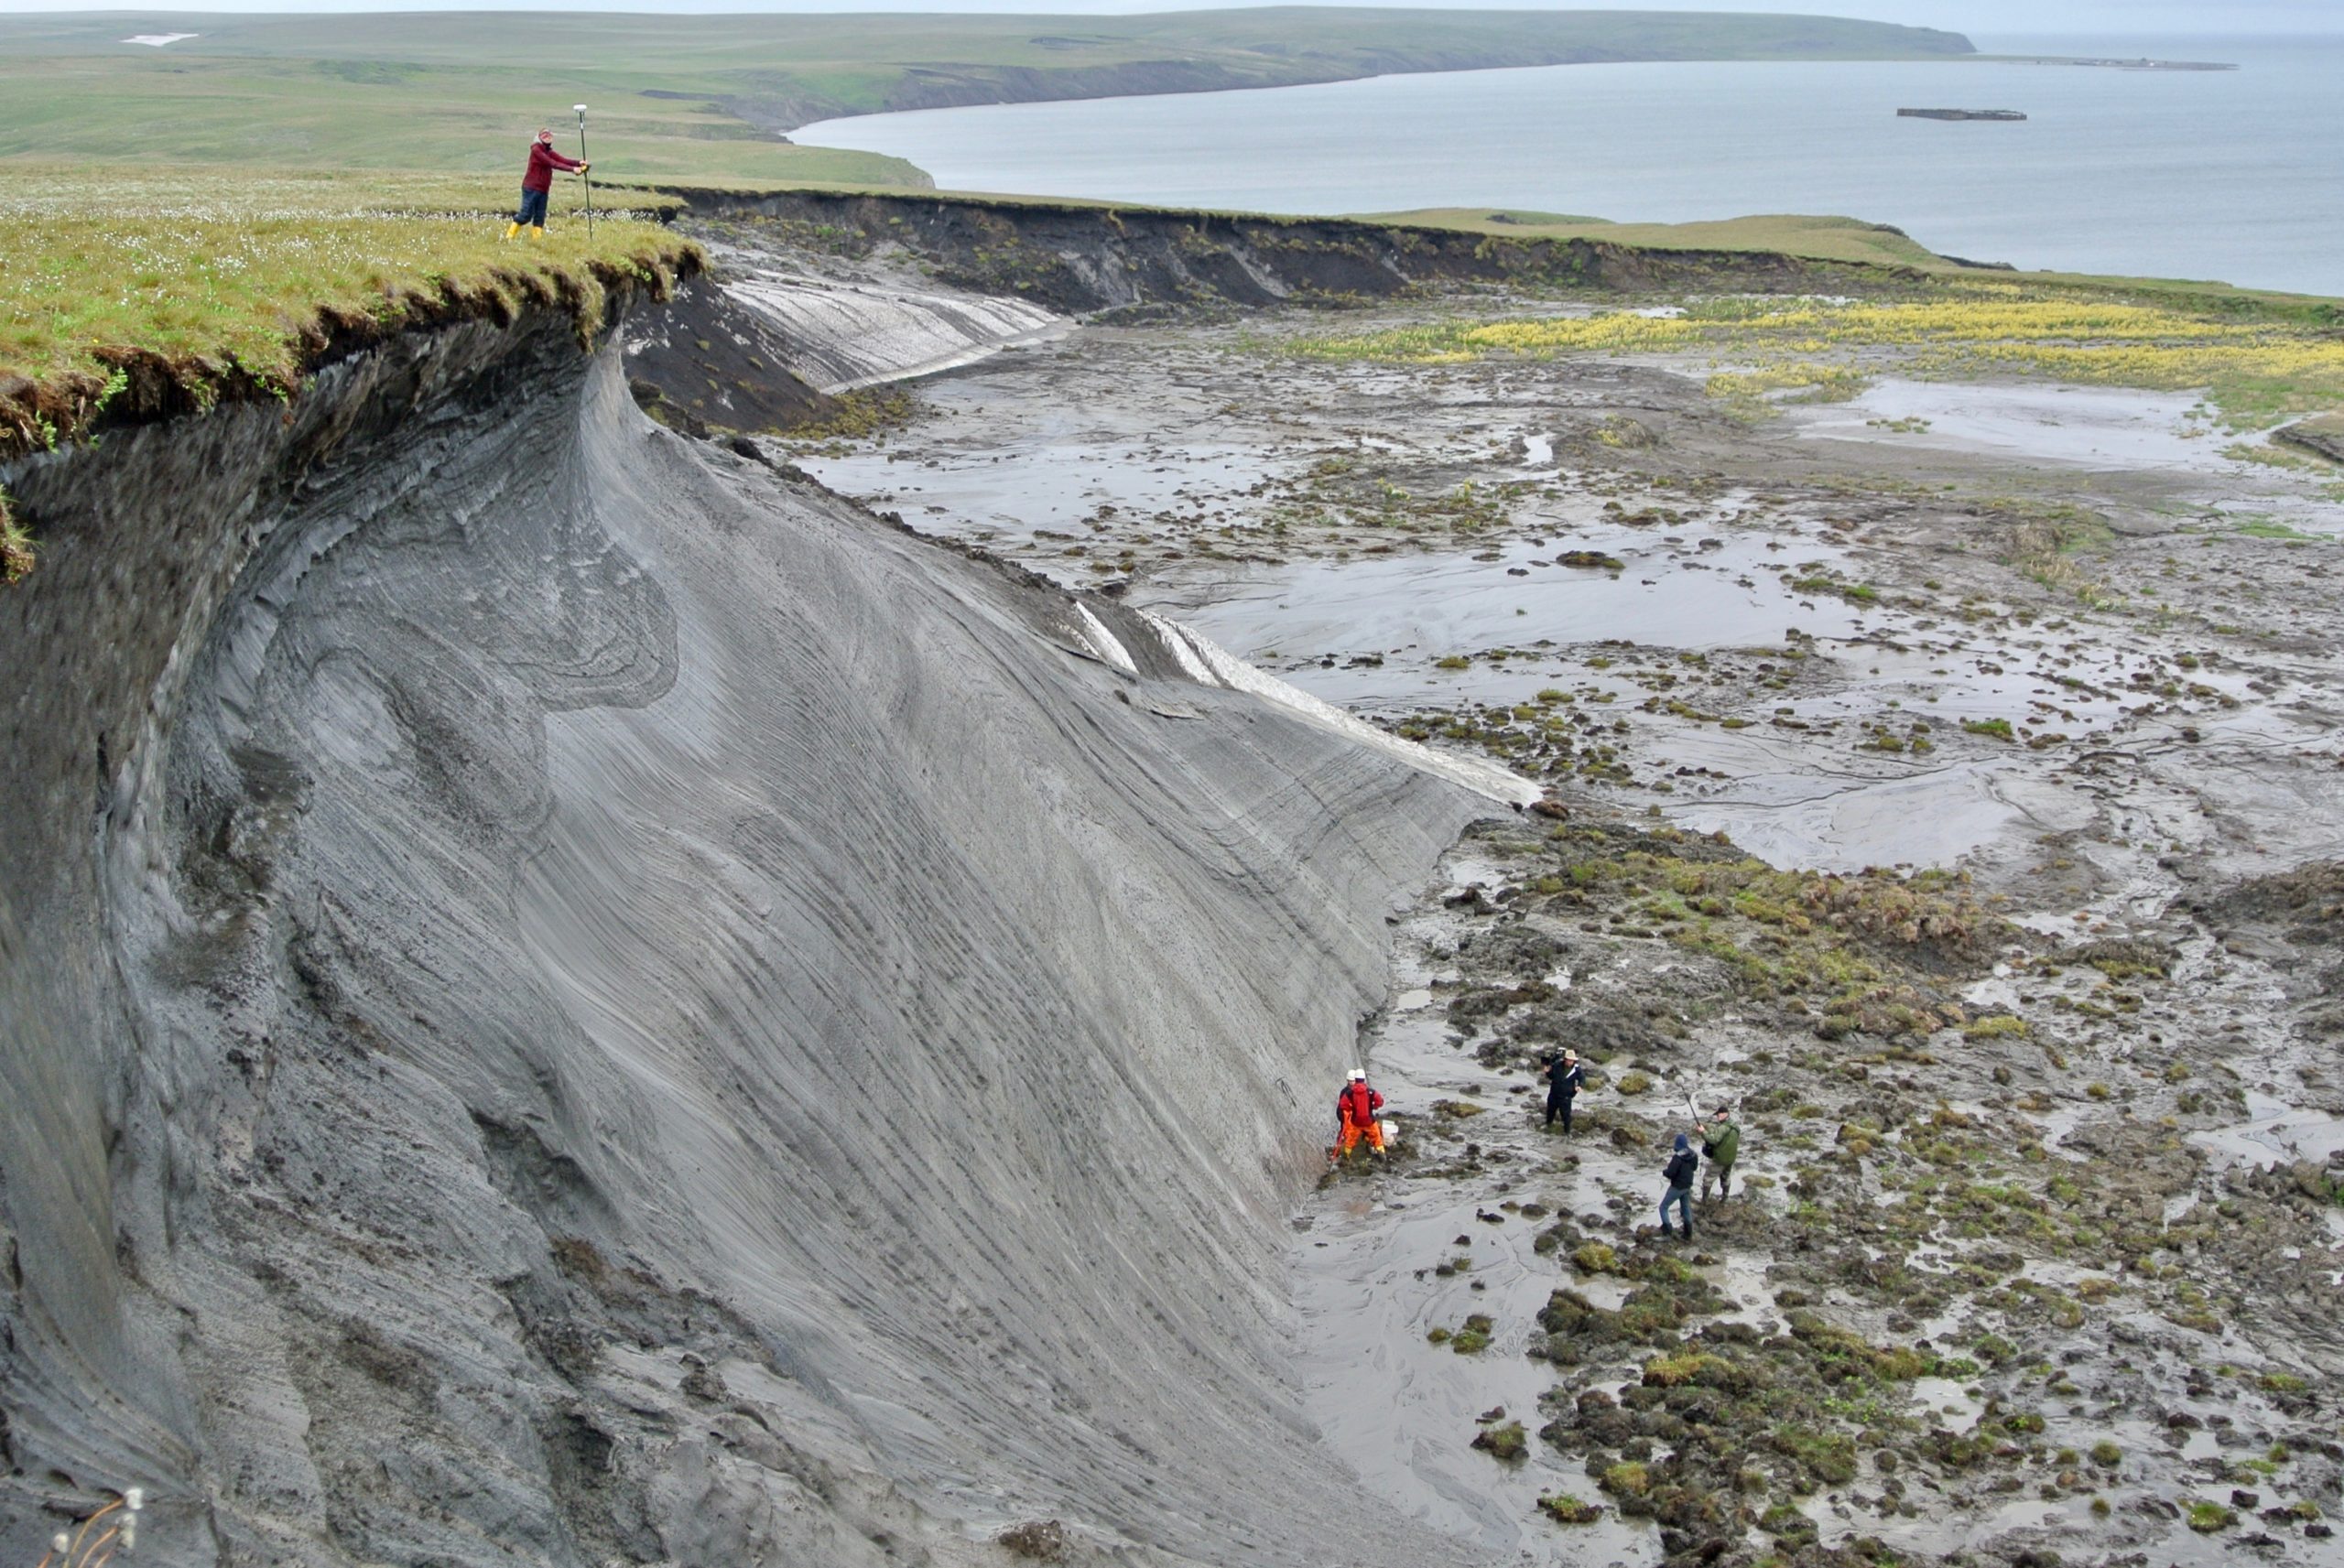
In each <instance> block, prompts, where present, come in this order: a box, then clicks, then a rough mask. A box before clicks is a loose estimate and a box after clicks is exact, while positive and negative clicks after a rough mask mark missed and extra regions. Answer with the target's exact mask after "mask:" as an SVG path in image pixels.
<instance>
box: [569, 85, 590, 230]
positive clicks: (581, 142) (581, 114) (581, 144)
mask: <svg viewBox="0 0 2344 1568" xmlns="http://www.w3.org/2000/svg"><path fill="white" fill-rule="evenodd" d="M570 107H571V108H573V109H575V110H577V111H578V161H579V162H580V163H584V162H585V161H586V105H585V104H583V103H573V104H571V105H570ZM578 178H581V179H582V180H584V181H585V182H586V237H587V238H588V239H590V240H591V239H592V238H593V237H594V177H593V176H592V175H591V174H590V173H587V172H585V171H584V170H581V171H580V172H579V176H578Z"/></svg>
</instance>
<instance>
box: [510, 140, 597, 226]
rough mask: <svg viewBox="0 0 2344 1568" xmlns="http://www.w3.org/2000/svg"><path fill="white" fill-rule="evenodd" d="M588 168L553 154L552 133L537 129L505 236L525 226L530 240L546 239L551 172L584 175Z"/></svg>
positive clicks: (578, 162) (587, 165) (577, 161)
mask: <svg viewBox="0 0 2344 1568" xmlns="http://www.w3.org/2000/svg"><path fill="white" fill-rule="evenodd" d="M581 123H582V122H581ZM591 167H592V166H591V164H587V163H583V162H581V161H579V160H578V159H576V158H566V157H562V156H561V155H560V154H559V153H558V152H556V151H554V150H553V132H552V131H551V130H549V129H548V128H547V127H545V126H542V125H541V126H539V127H538V128H537V140H536V141H534V142H531V143H530V144H529V167H528V169H527V170H526V172H525V173H524V174H523V175H522V176H521V210H520V211H518V212H515V214H514V215H513V222H511V223H509V224H507V225H506V226H505V238H506V239H508V240H509V239H511V238H512V237H513V236H514V235H515V234H517V233H519V232H521V229H522V226H523V225H524V224H526V225H527V226H528V230H529V238H531V239H533V240H542V239H544V238H545V237H546V198H547V196H548V195H549V194H551V193H552V190H553V171H554V170H556V169H560V170H562V171H563V172H565V173H567V172H568V171H570V170H571V169H576V170H577V171H578V172H579V173H581V174H583V173H585V172H586V170H587V169H589V168H591Z"/></svg>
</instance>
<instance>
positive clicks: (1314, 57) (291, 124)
mask: <svg viewBox="0 0 2344 1568" xmlns="http://www.w3.org/2000/svg"><path fill="white" fill-rule="evenodd" d="M166 34H192V35H194V36H193V37H191V38H181V39H179V41H176V42H173V43H170V44H168V45H166V46H163V47H160V48H157V47H152V46H147V45H142V44H133V43H125V42H124V41H123V40H125V39H126V38H134V37H137V36H140V35H148V36H161V35H166ZM1973 52H1974V51H1973V49H1971V46H1970V41H1969V40H1968V39H1967V38H1962V37H1961V36H1960V35H1959V34H1957V33H1947V32H1937V31H1934V30H1931V29H1927V28H1920V27H1892V26H1887V25H1884V24H1881V23H1874V22H1854V21H1841V20H1836V19H1831V18H1826V17H1816V16H1726V15H1704V14H1698V13H1663V12H1636V11H1617V12H1605V11H1580V12H1536V11H1416V10H1396V9H1395V10H1384V9H1370V8H1357V7H1307V6H1284V7H1270V8H1264V9H1259V10H1242V11H1180V12H1170V13H1165V14H1161V15H1148V16H917V15H862V16H853V15H828V16H825V15H801V16H629V15H593V14H590V15H576V16H548V15H543V14H529V15H516V14H512V13H458V14H448V15H439V14H435V15H433V16H429V18H428V19H426V18H421V17H417V16H203V15H192V14H183V13H170V14H159V15H153V16H142V15H139V14H136V13H112V14H108V15H105V16H13V17H10V16H0V167H5V160H7V159H11V158H40V159H48V160H55V159H60V158H71V159H76V160H81V159H86V160H89V161H92V162H96V163H114V164H127V163H142V164H146V163H154V162H157V161H166V162H175V163H176V162H192V163H228V164H242V165H277V166H294V167H302V168H320V167H323V168H404V169H430V170H440V171H474V172H480V173H491V172H502V171H504V170H505V168H506V166H507V165H508V164H510V163H511V162H512V160H513V149H512V145H511V144H512V143H513V141H514V138H515V136H516V135H520V136H526V135H527V134H528V132H529V131H530V130H531V129H534V128H535V126H536V125H537V124H539V123H542V122H545V121H548V120H553V121H555V122H556V123H566V122H567V121H568V119H569V110H570V104H572V103H577V102H581V101H582V102H585V103H589V104H591V106H592V122H591V134H592V136H593V146H594V148H595V149H596V150H597V151H598V152H599V153H600V154H601V155H602V157H604V158H606V159H607V160H608V161H609V164H610V166H611V167H612V168H613V169H614V170H615V169H619V168H624V169H625V170H626V171H627V172H628V173H630V174H632V175H634V176H636V177H638V178H667V179H689V180H694V181H697V182H700V183H703V184H715V183H724V182H733V183H739V182H743V181H764V182H782V183H798V182H817V183H834V184H835V183H845V184H858V185H880V186H924V185H926V184H928V178H927V176H926V175H924V174H922V173H921V172H920V171H919V170H917V169H916V168H913V167H912V166H911V165H910V164H907V163H905V162H904V161H902V160H901V159H897V158H889V157H879V156H876V155H872V154H866V153H859V152H841V151H832V150H828V149H822V148H813V147H798V146H787V145H785V144H784V143H783V142H781V141H780V140H779V139H778V138H779V136H780V135H781V134H782V133H785V132H787V131H789V130H792V129H795V128H796V127H798V126H799V125H803V124H809V123H810V122H812V121H815V120H821V119H829V118H832V117H836V116H840V115H847V114H880V113H885V112H889V111H895V110H905V109H933V108H941V107H947V106H951V105H957V104H970V103H1028V102H1036V101H1041V100H1047V99H1071V98H1101V97H1109V96H1114V95H1119V94H1130V93H1158V92H1204V91H1211V90H1216V89H1225V88H1246V87H1281V86H1290V85H1294V84H1297V83H1302V82H1314V81H1346V80H1351V79H1355V78H1359V77H1366V76H1381V75H1388V74H1392V73H1395V72H1407V71H1443V70H1481V69H1491V68H1497V67H1507V66H1536V65H1568V64H1576V63H1582V62H1591V61H1601V60H1665V59H1712V60H1714V59H1930V58H1942V57H1948V56H1963V55H1969V54H1971V53H1973Z"/></svg>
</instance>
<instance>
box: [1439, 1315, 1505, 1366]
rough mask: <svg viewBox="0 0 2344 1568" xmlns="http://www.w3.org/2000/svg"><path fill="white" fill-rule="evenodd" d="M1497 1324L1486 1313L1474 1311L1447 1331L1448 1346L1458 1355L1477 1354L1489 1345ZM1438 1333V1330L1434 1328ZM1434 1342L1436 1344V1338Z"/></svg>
mask: <svg viewBox="0 0 2344 1568" xmlns="http://www.w3.org/2000/svg"><path fill="white" fill-rule="evenodd" d="M1496 1330H1497V1325H1496V1323H1495V1322H1493V1321H1492V1319H1491V1318H1490V1316H1489V1314H1486V1313H1478V1312H1477V1313H1474V1314H1471V1315H1470V1316H1469V1317H1467V1318H1466V1320H1465V1321H1464V1323H1463V1324H1462V1325H1460V1326H1458V1327H1456V1328H1454V1329H1450V1330H1449V1331H1448V1332H1447V1335H1446V1337H1447V1340H1448V1343H1449V1348H1450V1349H1451V1350H1454V1351H1455V1352H1457V1354H1458V1355H1460V1356H1478V1355H1480V1354H1481V1352H1482V1351H1484V1350H1487V1349H1488V1348H1489V1347H1490V1336H1491V1335H1492V1334H1493V1333H1495V1332H1496ZM1433 1332H1435V1333H1440V1332H1441V1331H1440V1330H1438V1329H1436V1330H1434V1331H1433ZM1427 1337H1429V1336H1427ZM1434 1343H1436V1344H1438V1343H1439V1341H1438V1340H1436V1341H1434Z"/></svg>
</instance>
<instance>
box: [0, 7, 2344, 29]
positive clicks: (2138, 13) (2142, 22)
mask: <svg viewBox="0 0 2344 1568" xmlns="http://www.w3.org/2000/svg"><path fill="white" fill-rule="evenodd" d="M1229 3H1231V0H1190V3H1188V4H1167V3H1165V0H867V3H846V4H841V3H840V0H399V3H383V0H229V3H227V4H221V3H220V0H211V3H209V4H202V3H190V4H166V5H136V4H135V3H134V4H127V5H126V4H125V3H124V0H0V15H25V14H30V13H36V12H42V11H119V12H122V13H124V14H125V16H155V15H159V14H161V13H163V12H166V11H209V12H213V13H218V12H222V11H424V10H433V11H484V10H498V11H512V10H533V11H537V10H559V11H578V10H596V11H683V12H722V11H1026V12H1033V11H1061V12H1069V11H1070V12H1083V11H1089V12H1132V11H1190V10H1204V9H1210V7H1211V5H1214V4H1229ZM1240 3H1242V0H1240ZM1359 3H1363V4H1371V5H1372V4H1377V3H1380V0H1359ZM1394 3H1400V4H1411V5H1462V6H1467V7H1478V6H1481V5H1488V4H1489V3H1490V0H1394ZM1501 3H1502V0H1501ZM1511 8H1514V9H1525V10H1609V9H1615V8H1616V9H1643V10H1667V11H1807V12H1813V13H1817V14H1820V15H1826V16H1866V17H1870V18H1872V19H1873V20H1875V21H1883V22H1909V23H1913V24H1915V25H1918V26H1922V27H1945V28H1948V29H1950V30H1952V31H1955V32H1963V33H1973V34H1980V35H1985V36H1990V37H2009V36H2013V35H2017V34H2026V33H2056V34H2067V35H2073V34H2081V33H2109V34H2111V35H2120V34H2134V35H2138V34H2152V33H2154V34H2178V33H2204V34H2235V33H2334V32H2344V0H1842V3H1840V4H1832V3H1831V0H1771V3H1769V0H1640V4H1636V5H1619V6H1610V5H1517V6H1514V7H1511Z"/></svg>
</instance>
